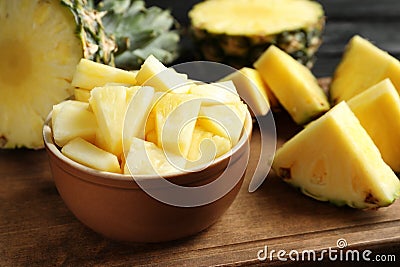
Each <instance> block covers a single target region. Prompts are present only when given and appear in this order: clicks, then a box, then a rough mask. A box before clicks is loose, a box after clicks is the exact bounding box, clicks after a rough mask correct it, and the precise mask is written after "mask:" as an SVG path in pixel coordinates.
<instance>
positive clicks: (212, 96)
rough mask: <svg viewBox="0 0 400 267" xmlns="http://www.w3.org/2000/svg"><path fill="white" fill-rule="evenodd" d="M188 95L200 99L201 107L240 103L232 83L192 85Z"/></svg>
mask: <svg viewBox="0 0 400 267" xmlns="http://www.w3.org/2000/svg"><path fill="white" fill-rule="evenodd" d="M188 93H190V94H193V95H196V96H198V97H201V98H202V105H203V106H205V105H216V104H217V105H218V104H235V103H238V102H240V97H239V95H238V93H237V91H236V88H235V85H234V84H233V82H232V81H223V82H217V83H210V84H208V83H207V84H200V85H194V86H192V87H190V89H189V92H188Z"/></svg>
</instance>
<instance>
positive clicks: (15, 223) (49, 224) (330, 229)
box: [0, 0, 400, 266]
mask: <svg viewBox="0 0 400 267" xmlns="http://www.w3.org/2000/svg"><path fill="white" fill-rule="evenodd" d="M147 2H148V5H153V4H157V5H159V6H161V7H169V8H171V9H172V11H173V14H174V15H175V16H176V18H177V19H178V20H179V22H180V23H181V24H182V25H183V26H186V25H187V24H188V19H187V16H186V14H187V11H188V10H189V9H190V7H191V6H192V4H193V3H195V2H197V1H193V0H186V1H185V0H173V1H164V0H157V1H156V0H148V1H147ZM320 2H321V3H322V4H323V5H324V8H325V11H326V15H327V25H326V31H325V33H324V42H323V45H322V47H321V49H320V50H319V52H318V59H317V62H316V65H315V66H314V68H313V72H314V73H315V74H316V76H318V77H325V76H330V75H332V73H333V70H334V68H335V66H336V64H337V63H338V61H339V59H340V56H341V54H342V52H343V49H344V46H345V44H346V43H347V41H348V40H349V39H350V38H351V36H353V35H354V34H360V35H362V36H363V37H366V38H368V39H370V40H372V41H373V42H374V43H375V44H376V45H378V46H379V47H381V48H383V49H385V50H387V51H389V52H390V53H391V54H393V55H394V56H396V57H399V56H400V1H399V0H381V1H373V0H321V1H320ZM0 27H1V25H0ZM182 44H183V46H184V48H185V49H186V50H185V51H186V52H185V53H184V54H183V58H181V59H180V60H191V59H192V58H191V52H190V51H192V50H191V49H192V47H191V42H190V39H188V38H187V37H184V38H183V40H182ZM276 119H277V123H278V134H279V135H282V136H283V138H284V137H285V136H286V135H287V134H288V133H287V132H285V129H286V128H285V127H287V125H290V124H291V122H290V120H289V119H288V118H284V117H283V118H279V116H278V117H277V118H276ZM279 125H280V126H279ZM289 128H290V127H289ZM258 137H259V131H258V130H257V129H255V132H254V136H253V139H252V156H251V157H252V158H253V160H252V158H251V162H250V163H251V164H250V165H249V169H250V170H254V168H255V161H254V158H256V157H257V149H259V141H257V140H258ZM253 152H254V153H253ZM248 182H249V177H246V180H245V182H244V185H243V188H242V190H241V192H240V194H239V196H238V198H237V199H236V200H235V202H234V204H233V205H232V207H231V208H230V209H229V210H228V211H227V213H226V214H225V215H224V216H223V217H222V218H221V219H220V220H218V222H217V223H216V224H215V225H213V226H212V227H210V228H209V229H207V230H205V231H203V232H202V233H199V234H198V235H195V236H193V237H189V238H186V239H183V240H178V241H173V242H167V243H161V244H123V243H118V242H114V241H110V240H107V239H105V238H103V237H102V236H100V235H98V234H96V233H94V232H93V231H91V230H90V229H88V228H87V227H85V226H84V225H82V224H81V223H80V222H79V221H78V220H76V219H75V217H74V216H73V214H72V213H71V212H70V211H69V210H68V209H67V207H66V206H65V205H64V203H63V201H62V199H61V198H60V196H59V194H58V192H57V189H56V188H55V186H54V182H53V180H52V176H51V172H50V169H49V165H48V162H47V156H46V154H45V152H44V151H43V150H40V151H30V150H24V149H21V150H0V266H144V265H152V266H155V265H160V266H181V265H185V266H205V265H217V264H218V265H219V264H220V265H231V266H235V265H254V264H257V263H258V262H257V260H256V252H257V251H258V250H259V249H261V248H263V246H264V245H270V246H271V247H273V248H276V249H307V248H308V249H316V250H317V249H321V248H326V247H328V246H332V247H334V246H335V242H336V240H337V239H338V238H339V237H340V238H346V240H347V241H348V243H349V248H358V249H370V250H373V252H374V253H386V254H394V255H396V259H397V263H398V262H400V202H399V201H397V202H396V203H395V204H394V205H393V206H391V207H389V208H387V209H382V210H379V211H377V212H363V211H355V210H353V209H350V208H337V207H334V206H332V205H329V204H326V203H321V202H318V201H315V200H312V199H310V198H308V197H305V196H303V195H302V194H300V193H298V192H297V191H296V190H294V189H293V188H291V187H289V186H287V185H286V184H284V183H283V182H282V181H280V180H279V179H274V178H273V177H269V178H268V179H267V182H266V183H264V185H263V186H262V187H261V188H260V189H259V190H258V191H257V192H255V193H253V194H249V193H248V192H247V186H248ZM292 263H293V262H292ZM271 264H272V265H282V264H283V263H282V262H271ZM343 264H344V263H343V262H324V265H325V266H338V265H343ZM363 264H364V262H363V263H356V262H350V263H348V265H350V266H356V265H357V266H361V265H363ZM294 265H295V266H299V265H302V266H303V265H307V266H308V265H311V263H307V262H294ZM371 266H377V265H375V264H372V265H371ZM379 266H381V265H379ZM382 266H394V265H393V264H382ZM397 266H398V265H397Z"/></svg>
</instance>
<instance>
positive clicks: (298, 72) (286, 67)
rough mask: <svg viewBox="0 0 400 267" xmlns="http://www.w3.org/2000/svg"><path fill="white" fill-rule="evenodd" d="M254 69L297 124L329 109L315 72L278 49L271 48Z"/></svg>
mask: <svg viewBox="0 0 400 267" xmlns="http://www.w3.org/2000/svg"><path fill="white" fill-rule="evenodd" d="M254 67H255V68H256V69H257V70H258V71H259V73H260V75H261V77H262V78H263V79H264V80H265V82H266V83H267V84H268V85H269V87H270V88H271V91H272V92H273V93H274V95H275V96H276V98H277V99H278V100H279V102H280V103H281V104H282V106H283V107H284V108H285V109H286V110H287V112H288V113H289V114H290V116H291V117H292V118H293V120H294V121H295V122H296V123H297V124H305V123H307V122H309V121H311V120H312V119H314V118H316V117H318V116H320V115H321V114H323V113H325V112H326V111H327V110H328V109H329V107H330V106H329V103H328V99H327V96H326V95H325V93H324V91H323V90H322V88H321V87H320V86H319V85H318V82H317V79H316V78H315V77H314V75H313V74H312V73H311V71H310V70H309V69H308V68H306V67H305V66H304V65H302V64H300V63H299V62H297V61H296V60H294V59H293V58H292V57H290V56H289V55H288V54H287V53H285V52H284V51H282V50H280V49H279V48H277V47H276V46H274V45H271V46H270V47H269V48H268V49H267V50H266V51H265V52H264V53H263V54H262V55H261V57H260V58H259V59H258V60H257V61H256V62H255V63H254Z"/></svg>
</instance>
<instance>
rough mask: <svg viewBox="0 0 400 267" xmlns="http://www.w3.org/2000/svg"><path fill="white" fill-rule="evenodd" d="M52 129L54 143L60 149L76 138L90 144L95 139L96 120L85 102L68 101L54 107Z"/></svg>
mask: <svg viewBox="0 0 400 267" xmlns="http://www.w3.org/2000/svg"><path fill="white" fill-rule="evenodd" d="M52 127H53V137H54V141H55V143H56V144H57V145H58V146H61V147H62V146H64V145H65V144H66V143H67V142H69V141H70V140H72V139H74V138H76V137H82V138H83V139H85V140H87V141H89V142H91V143H93V142H94V141H95V138H96V129H97V123H96V118H95V117H94V114H93V112H91V111H89V104H88V103H86V102H80V101H74V100H68V101H65V102H62V103H60V104H57V105H56V106H54V107H53V114H52Z"/></svg>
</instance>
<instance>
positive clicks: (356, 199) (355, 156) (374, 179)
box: [272, 102, 400, 209]
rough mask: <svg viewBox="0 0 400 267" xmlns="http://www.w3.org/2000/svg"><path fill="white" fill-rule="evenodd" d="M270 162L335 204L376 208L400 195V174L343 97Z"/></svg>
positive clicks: (286, 178) (305, 190)
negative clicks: (390, 164)
mask: <svg viewBox="0 0 400 267" xmlns="http://www.w3.org/2000/svg"><path fill="white" fill-rule="evenodd" d="M272 168H273V169H274V171H275V172H276V173H277V174H278V176H280V177H282V178H283V180H284V181H286V182H287V183H289V184H291V185H293V186H295V187H299V188H300V190H301V191H302V192H303V193H304V194H306V195H308V196H311V197H313V198H315V199H317V200H322V201H330V202H332V203H334V204H336V205H345V204H347V205H348V206H351V207H354V208H361V209H366V208H378V207H383V206H388V205H390V204H391V203H393V202H394V201H395V200H396V199H397V198H398V197H399V196H400V181H399V179H398V178H397V176H396V175H395V174H394V172H393V171H392V170H391V169H390V167H389V166H388V165H387V164H386V163H385V162H384V161H383V159H382V157H381V154H380V152H379V150H378V148H377V147H376V146H375V144H374V142H373V141H372V139H371V137H370V136H369V135H368V134H367V132H366V131H365V130H364V128H363V127H362V126H361V124H360V122H359V121H358V119H357V118H356V116H355V115H354V113H353V112H352V111H351V110H350V108H349V107H348V105H347V104H346V103H345V102H341V103H339V104H338V105H336V106H335V107H334V108H332V109H331V110H330V111H329V112H327V113H326V114H325V115H323V116H322V117H320V118H319V119H317V120H316V121H314V122H312V123H310V124H309V125H307V127H306V128H305V129H303V130H302V131H301V132H300V133H298V134H297V135H296V136H294V137H293V138H292V139H290V140H289V141H288V142H286V143H285V144H284V145H283V146H282V147H281V148H279V149H278V150H277V152H276V154H275V158H274V161H273V165H272Z"/></svg>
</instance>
